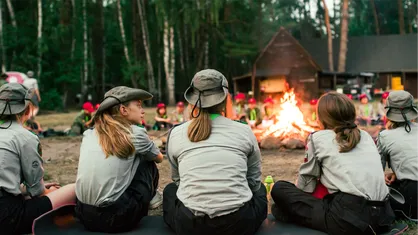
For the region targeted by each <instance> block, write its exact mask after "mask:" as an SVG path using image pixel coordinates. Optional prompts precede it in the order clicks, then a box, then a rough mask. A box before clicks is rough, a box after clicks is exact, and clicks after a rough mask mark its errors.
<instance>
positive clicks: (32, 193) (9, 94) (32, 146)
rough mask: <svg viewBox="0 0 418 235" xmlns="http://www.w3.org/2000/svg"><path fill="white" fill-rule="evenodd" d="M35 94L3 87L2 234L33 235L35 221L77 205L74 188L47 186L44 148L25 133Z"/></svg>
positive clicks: (14, 86) (0, 112) (0, 105)
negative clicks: (65, 207) (61, 209)
mask: <svg viewBox="0 0 418 235" xmlns="http://www.w3.org/2000/svg"><path fill="white" fill-rule="evenodd" d="M34 97H35V92H34V90H31V89H29V90H28V89H27V88H26V87H25V86H23V85H21V84H18V83H9V84H5V85H3V86H1V87H0V162H1V164H0V227H1V233H2V234H22V233H23V234H26V233H31V232H32V223H33V221H34V220H35V219H36V218H38V217H39V216H41V215H42V214H44V213H46V212H48V211H50V210H52V209H55V208H58V207H59V206H62V205H63V204H68V203H74V201H75V188H74V186H75V185H74V184H68V185H66V186H64V187H60V186H59V185H58V184H57V183H44V180H43V176H44V169H43V167H42V164H43V161H42V147H41V143H40V141H39V139H38V137H37V136H36V135H35V134H33V133H31V132H30V131H28V130H27V129H25V127H24V126H23V125H24V123H25V122H26V121H27V120H28V119H29V118H30V117H31V116H32V112H33V109H34V106H33V104H32V102H33V100H34Z"/></svg>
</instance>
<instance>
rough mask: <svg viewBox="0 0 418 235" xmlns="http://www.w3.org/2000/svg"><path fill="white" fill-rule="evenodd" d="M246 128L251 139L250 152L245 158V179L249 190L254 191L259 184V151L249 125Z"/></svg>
mask: <svg viewBox="0 0 418 235" xmlns="http://www.w3.org/2000/svg"><path fill="white" fill-rule="evenodd" d="M248 130H249V132H251V133H249V134H248V135H249V137H250V141H251V152H250V153H249V155H248V158H247V168H248V169H247V181H248V186H249V187H250V189H251V191H253V192H255V191H257V190H258V189H259V188H260V184H261V152H260V148H259V147H258V142H257V139H256V138H255V136H254V133H253V132H252V131H251V130H250V129H249V127H248Z"/></svg>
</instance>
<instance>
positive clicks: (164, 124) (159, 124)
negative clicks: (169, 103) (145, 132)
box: [152, 103, 171, 131]
mask: <svg viewBox="0 0 418 235" xmlns="http://www.w3.org/2000/svg"><path fill="white" fill-rule="evenodd" d="M165 108H166V106H165V104H163V103H159V104H157V117H159V118H163V119H167V118H168V115H167V109H166V112H165V113H164V114H162V115H161V114H160V110H161V109H165ZM170 127H171V123H168V122H161V121H157V120H155V123H154V126H153V127H152V129H153V130H155V131H160V130H161V129H164V128H170Z"/></svg>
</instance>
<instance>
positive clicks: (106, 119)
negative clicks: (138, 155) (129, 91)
mask: <svg viewBox="0 0 418 235" xmlns="http://www.w3.org/2000/svg"><path fill="white" fill-rule="evenodd" d="M128 104H129V103H127V104H121V105H124V106H127V105H128ZM121 105H116V106H114V107H112V108H110V109H109V110H106V111H105V112H103V113H101V114H99V115H96V116H95V117H94V123H95V130H96V133H97V136H98V137H99V144H100V146H101V147H102V150H103V152H104V153H105V155H106V158H107V157H109V156H111V155H113V156H116V157H119V158H128V157H129V156H132V155H133V154H134V153H135V147H134V145H133V143H132V139H131V138H132V129H131V127H130V126H131V123H130V122H129V121H128V120H126V119H125V118H124V117H122V116H121V114H120V111H119V108H120V106H121Z"/></svg>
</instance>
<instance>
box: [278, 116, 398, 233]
mask: <svg viewBox="0 0 418 235" xmlns="http://www.w3.org/2000/svg"><path fill="white" fill-rule="evenodd" d="M352 125H354V124H352ZM353 127H354V126H353ZM350 128H351V127H350ZM360 134H361V138H360V142H359V143H358V144H357V146H356V147H355V148H353V149H352V150H350V151H349V152H344V153H340V151H339V145H338V144H337V143H336V141H335V137H336V133H335V132H334V131H333V130H322V131H318V132H315V133H313V134H311V135H310V136H309V138H308V141H307V150H306V154H307V162H306V163H304V164H302V165H301V167H300V169H299V177H298V180H297V185H296V186H295V185H293V184H291V183H289V182H285V181H279V182H276V183H275V186H274V187H273V190H272V193H271V196H272V198H273V200H274V201H275V203H276V204H277V208H280V210H282V213H278V214H285V215H287V216H288V217H287V218H286V219H287V220H288V221H291V222H294V223H298V224H300V225H302V226H305V227H310V228H313V229H316V230H321V231H323V232H326V233H329V234H363V233H364V234H365V233H371V234H372V233H373V232H375V233H379V232H380V231H385V230H386V229H387V228H388V226H390V225H391V224H392V222H393V220H394V214H393V211H392V209H391V208H390V204H389V200H388V197H389V189H388V187H387V186H386V185H385V181H384V178H383V172H382V171H381V168H380V160H379V153H378V152H377V149H376V147H375V145H374V141H373V139H372V138H371V137H370V135H369V134H368V133H367V132H365V131H362V130H361V131H360ZM318 180H319V181H318ZM319 182H320V183H321V184H322V185H323V186H325V187H326V189H327V190H328V192H329V193H330V194H329V195H327V196H325V197H324V199H319V198H317V197H315V196H314V195H311V193H313V192H314V190H315V189H316V187H317V185H318V183H319ZM307 193H309V194H307ZM277 208H276V209H277ZM275 213H277V212H275Z"/></svg>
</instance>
